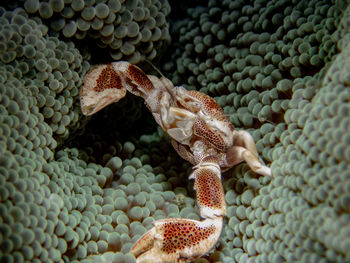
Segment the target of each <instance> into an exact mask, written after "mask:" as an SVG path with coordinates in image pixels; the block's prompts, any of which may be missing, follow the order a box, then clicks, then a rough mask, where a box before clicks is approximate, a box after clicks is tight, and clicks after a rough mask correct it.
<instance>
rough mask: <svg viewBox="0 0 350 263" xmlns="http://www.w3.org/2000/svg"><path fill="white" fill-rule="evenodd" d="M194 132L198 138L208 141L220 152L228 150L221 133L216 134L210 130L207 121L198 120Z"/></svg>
mask: <svg viewBox="0 0 350 263" xmlns="http://www.w3.org/2000/svg"><path fill="white" fill-rule="evenodd" d="M193 131H194V133H195V134H196V135H197V136H199V137H201V138H204V139H206V140H207V141H208V142H209V143H210V144H211V145H213V146H215V147H216V148H217V149H219V150H220V151H225V150H226V147H227V145H226V143H225V141H224V139H223V138H222V137H221V136H220V134H219V133H214V132H213V131H212V130H211V129H209V127H208V126H207V124H206V123H205V121H203V120H202V119H199V118H198V119H197V120H196V121H195V123H194V126H193Z"/></svg>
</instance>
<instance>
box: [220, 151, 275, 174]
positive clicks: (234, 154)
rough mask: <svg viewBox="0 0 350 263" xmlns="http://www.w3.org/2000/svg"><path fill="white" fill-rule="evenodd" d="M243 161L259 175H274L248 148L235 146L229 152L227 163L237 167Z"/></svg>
mask: <svg viewBox="0 0 350 263" xmlns="http://www.w3.org/2000/svg"><path fill="white" fill-rule="evenodd" d="M243 161H245V162H246V163H247V164H248V166H249V167H250V169H252V170H253V171H254V172H256V173H258V174H261V175H264V176H271V175H272V174H271V169H270V168H269V167H267V166H265V165H263V164H262V163H261V162H260V161H259V159H258V158H257V157H256V156H255V155H254V154H253V153H251V152H250V151H249V150H247V149H246V148H244V147H241V146H233V147H231V148H230V149H229V150H228V151H227V155H226V162H227V163H229V164H230V166H233V165H236V164H238V163H240V162H243Z"/></svg>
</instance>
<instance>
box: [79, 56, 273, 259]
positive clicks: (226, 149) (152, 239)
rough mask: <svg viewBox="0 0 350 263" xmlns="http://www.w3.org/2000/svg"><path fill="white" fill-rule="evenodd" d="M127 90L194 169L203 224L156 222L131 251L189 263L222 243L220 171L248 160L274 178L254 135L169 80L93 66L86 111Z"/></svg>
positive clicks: (125, 67) (85, 91)
mask: <svg viewBox="0 0 350 263" xmlns="http://www.w3.org/2000/svg"><path fill="white" fill-rule="evenodd" d="M126 90H127V91H129V92H131V93H133V94H135V95H137V96H140V97H142V98H143V99H144V101H145V104H146V106H147V108H148V109H149V110H150V111H151V113H152V115H153V117H154V119H155V121H156V122H157V123H158V125H160V126H161V127H162V129H163V130H164V131H165V132H166V133H167V134H168V135H169V136H170V137H171V143H172V145H173V147H174V149H175V150H176V152H177V153H178V154H179V155H180V156H181V157H182V158H183V159H185V160H187V161H189V162H190V163H192V164H193V165H194V167H193V172H192V173H191V175H190V176H189V178H190V179H194V189H195V190H196V198H197V204H198V207H199V212H200V215H201V217H202V218H203V220H202V221H197V220H191V219H185V218H168V219H162V220H158V221H156V222H155V226H154V227H153V228H152V229H150V230H149V231H148V232H146V233H145V234H144V235H143V236H142V237H140V239H139V240H138V241H137V242H136V243H135V244H134V246H133V247H132V249H131V251H130V252H131V253H133V254H134V255H135V256H136V257H137V262H139V263H140V262H189V261H192V260H194V259H196V258H198V257H200V256H201V255H203V254H205V253H207V252H208V251H209V250H210V249H211V248H212V247H213V246H214V245H215V243H216V242H217V240H218V238H219V236H220V233H221V230H222V224H223V216H225V214H226V204H225V196H224V190H223V187H222V184H221V172H222V171H226V170H228V169H230V168H231V167H232V166H234V165H236V164H238V163H240V162H242V161H246V162H247V164H248V165H249V167H250V168H251V169H252V170H253V171H254V172H256V173H259V174H261V175H264V176H270V175H271V170H270V168H268V167H266V166H265V165H263V164H262V163H261V162H260V161H259V159H258V153H257V150H256V147H255V143H254V140H253V138H252V137H251V135H250V134H249V133H248V132H246V131H243V130H239V131H236V130H234V127H233V125H232V123H231V122H230V121H229V120H228V118H227V117H226V116H225V114H224V112H223V110H222V108H220V106H219V105H218V104H217V103H216V101H215V100H214V99H212V98H211V97H209V96H207V95H206V94H204V93H201V92H198V91H188V90H186V89H184V88H183V87H174V85H173V84H172V82H171V81H170V80H168V79H166V78H164V77H162V78H158V77H156V76H153V75H146V74H145V73H144V72H143V71H142V70H141V69H140V68H138V67H136V66H134V65H132V64H130V63H128V62H124V61H119V62H113V63H111V64H108V65H100V66H97V67H95V68H93V69H92V70H91V71H90V72H88V73H87V75H86V76H85V78H84V85H83V87H82V89H81V91H80V99H81V108H82V112H83V114H85V115H92V114H94V113H96V112H97V111H99V110H101V109H102V108H104V107H106V106H108V105H109V104H111V103H114V102H117V101H118V100H120V99H121V98H123V97H124V96H125V94H126Z"/></svg>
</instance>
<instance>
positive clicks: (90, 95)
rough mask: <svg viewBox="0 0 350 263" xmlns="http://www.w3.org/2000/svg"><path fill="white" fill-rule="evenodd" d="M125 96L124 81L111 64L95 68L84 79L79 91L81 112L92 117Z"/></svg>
mask: <svg viewBox="0 0 350 263" xmlns="http://www.w3.org/2000/svg"><path fill="white" fill-rule="evenodd" d="M125 94H126V88H125V80H124V78H123V76H122V75H121V73H120V72H118V71H116V70H115V69H114V68H113V65H112V64H108V65H99V66H96V67H94V68H93V69H91V70H90V71H89V72H88V73H87V74H86V75H85V77H84V84H83V86H82V88H81V90H80V103H81V111H82V113H83V114H84V115H92V114H94V113H96V112H98V111H99V110H101V109H103V108H105V107H107V106H108V105H109V104H111V103H114V102H117V101H119V100H120V99H122V98H124V97H125Z"/></svg>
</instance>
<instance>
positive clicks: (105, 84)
mask: <svg viewBox="0 0 350 263" xmlns="http://www.w3.org/2000/svg"><path fill="white" fill-rule="evenodd" d="M96 82H97V84H96V86H95V87H94V90H95V91H96V92H101V91H104V90H106V89H121V88H123V87H122V85H123V84H122V80H121V78H120V76H119V75H118V73H117V72H115V70H114V69H113V67H112V66H111V65H107V67H106V68H104V69H103V70H102V71H101V73H100V75H99V76H98V78H97V80H96Z"/></svg>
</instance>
